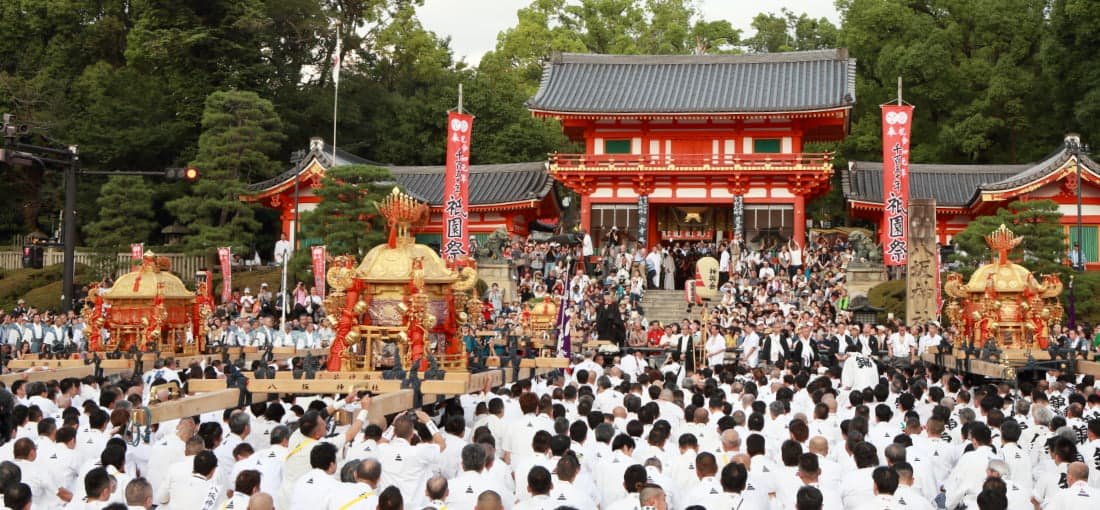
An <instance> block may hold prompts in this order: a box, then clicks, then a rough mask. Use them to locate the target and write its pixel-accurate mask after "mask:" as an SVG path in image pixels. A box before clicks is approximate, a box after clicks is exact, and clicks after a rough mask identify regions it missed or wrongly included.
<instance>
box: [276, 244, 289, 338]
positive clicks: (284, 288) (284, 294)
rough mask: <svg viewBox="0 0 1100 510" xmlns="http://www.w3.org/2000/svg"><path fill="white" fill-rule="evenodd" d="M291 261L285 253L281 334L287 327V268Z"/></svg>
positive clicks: (281, 290)
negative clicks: (288, 262)
mask: <svg viewBox="0 0 1100 510" xmlns="http://www.w3.org/2000/svg"><path fill="white" fill-rule="evenodd" d="M289 259H290V254H289V253H283V283H282V287H280V291H279V292H281V293H282V295H283V296H282V301H283V306H282V309H283V316H282V320H281V321H280V322H279V331H280V332H282V331H283V327H284V326H286V307H287V300H286V266H287V261H288V260H289ZM284 334H287V333H284Z"/></svg>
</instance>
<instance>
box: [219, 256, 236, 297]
mask: <svg viewBox="0 0 1100 510" xmlns="http://www.w3.org/2000/svg"><path fill="white" fill-rule="evenodd" d="M232 259H233V256H232V254H231V252H230V249H229V248H228V247H226V248H218V263H219V264H221V266H222V303H228V302H229V300H230V299H233V266H232Z"/></svg>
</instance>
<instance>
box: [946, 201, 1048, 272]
mask: <svg viewBox="0 0 1100 510" xmlns="http://www.w3.org/2000/svg"><path fill="white" fill-rule="evenodd" d="M1061 218H1062V213H1060V212H1058V204H1056V203H1054V202H1053V201H1051V200H1028V201H1026V202H1021V201H1017V202H1012V203H1010V204H1008V207H1005V208H1001V209H998V210H997V213H996V214H993V215H990V216H979V217H977V218H975V219H974V221H972V222H971V223H970V224H969V225H967V227H966V229H965V230H963V231H962V232H959V234H958V235H957V236H955V238H954V242H955V248H956V252H955V255H954V256H953V261H955V262H959V263H961V264H962V266H963V272H964V273H965V274H966V275H967V276H969V274H970V273H971V272H973V271H974V270H975V269H977V268H978V266H980V265H981V264H986V263H989V262H992V261H994V259H996V258H997V254H996V253H995V252H993V251H992V250H990V249H989V245H987V244H986V242H985V236H986V235H988V234H989V233H990V232H992V231H994V230H997V228H998V227H1000V226H1001V225H1004V226H1006V227H1008V229H1009V230H1011V231H1012V232H1013V233H1015V234H1016V235H1017V236H1022V237H1023V238H1024V240H1023V241H1022V242H1021V243H1020V246H1018V247H1016V249H1015V250H1013V252H1012V253H1010V254H1009V257H1010V258H1011V259H1012V260H1013V261H1016V262H1020V261H1024V262H1026V265H1027V267H1028V268H1029V269H1031V270H1032V271H1034V272H1036V273H1063V272H1064V271H1065V270H1066V266H1064V265H1063V264H1062V261H1063V260H1065V258H1066V244H1065V234H1064V233H1063V231H1062V225H1061V223H1060V220H1061Z"/></svg>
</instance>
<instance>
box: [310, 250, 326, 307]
mask: <svg viewBox="0 0 1100 510" xmlns="http://www.w3.org/2000/svg"><path fill="white" fill-rule="evenodd" d="M310 256H311V258H312V259H313V286H314V287H317V293H318V294H320V295H321V298H322V299H323V298H324V297H325V247H324V246H313V247H311V248H310Z"/></svg>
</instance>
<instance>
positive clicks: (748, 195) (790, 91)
mask: <svg viewBox="0 0 1100 510" xmlns="http://www.w3.org/2000/svg"><path fill="white" fill-rule="evenodd" d="M854 103H855V60H854V59H851V58H848V53H847V51H846V50H843V49H837V50H820V51H805V52H790V53H772V54H756V55H696V56H637V55H588V54H556V55H554V56H553V57H552V58H551V59H550V60H549V61H548V62H547V63H546V65H545V69H544V71H543V76H542V82H541V85H540V87H539V90H538V92H537V93H536V94H535V95H534V97H532V98H531V99H530V100H529V101H528V102H527V107H528V108H529V109H530V110H531V112H532V113H533V114H534V115H535V116H538V117H549V118H555V119H558V120H560V121H561V124H562V129H563V130H564V132H565V134H566V135H567V136H568V137H569V138H570V139H572V140H575V141H578V142H583V143H584V147H585V150H584V153H583V154H552V155H551V156H550V162H549V172H550V175H551V176H553V178H554V179H556V180H558V181H560V182H562V183H563V184H564V185H565V186H567V187H569V188H570V189H571V190H573V191H575V192H576V193H578V194H579V196H580V201H581V204H580V210H581V227H582V228H584V229H585V230H586V231H588V232H589V233H590V234H591V235H592V239H593V241H594V242H596V243H600V242H601V240H602V239H604V238H605V237H606V235H607V233H608V232H609V230H610V229H611V228H612V227H618V228H619V229H626V230H627V231H628V232H629V233H630V234H631V235H632V236H635V237H636V238H638V239H639V240H640V241H643V242H644V243H646V244H647V245H650V246H652V245H654V244H656V243H658V242H661V241H696V240H715V239H729V238H732V237H733V236H734V235H735V233H738V234H740V235H743V236H744V238H745V239H746V240H748V241H750V242H761V241H767V240H769V239H774V240H783V239H787V238H790V237H792V236H793V237H794V238H796V239H800V240H804V239H805V231H806V214H805V208H806V202H807V201H809V200H811V199H813V198H814V197H816V196H818V195H820V194H822V193H824V192H826V191H827V190H828V188H829V180H830V177H831V176H832V175H833V166H832V161H831V158H832V154H831V153H811V152H803V151H804V148H805V147H806V145H807V144H809V143H811V142H830V141H838V140H842V139H843V138H844V137H845V136H846V135H847V133H848V128H849V117H850V113H851V109H852V106H853V104H854Z"/></svg>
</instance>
